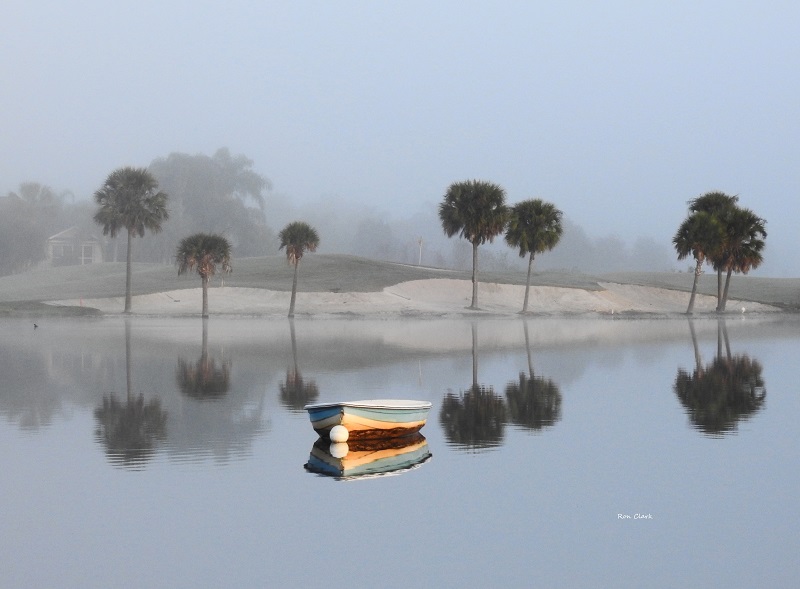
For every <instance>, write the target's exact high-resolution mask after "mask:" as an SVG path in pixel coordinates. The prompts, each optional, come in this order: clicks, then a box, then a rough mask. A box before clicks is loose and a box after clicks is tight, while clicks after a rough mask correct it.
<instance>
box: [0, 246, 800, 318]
mask: <svg viewBox="0 0 800 589" xmlns="http://www.w3.org/2000/svg"><path fill="white" fill-rule="evenodd" d="M133 271H134V275H133V293H134V294H136V295H139V294H150V293H155V292H163V291H169V290H180V289H185V288H198V287H199V286H200V278H199V277H198V276H197V275H196V274H190V275H184V276H178V272H177V269H176V268H175V267H174V266H165V265H160V264H134V268H133ZM292 271H293V269H292V267H291V266H289V265H288V264H287V263H286V257H285V256H284V255H276V256H267V257H260V258H242V259H237V260H234V261H233V273H232V274H228V275H225V276H224V279H225V284H226V285H228V286H238V287H248V288H266V289H270V290H278V291H289V290H291V288H292ZM471 277H472V275H471V272H469V271H453V270H443V269H438V268H426V267H418V266H411V265H406V264H396V263H392V262H382V261H377V260H369V259H367V258H360V257H356V256H345V255H323V254H310V255H308V256H306V257H304V258H303V260H302V262H301V263H300V279H299V290H301V291H303V292H330V291H334V292H337V291H342V292H348V291H349V292H377V291H380V290H382V289H383V288H386V287H388V286H392V285H394V284H397V283H400V282H406V281H409V280H424V279H428V278H456V279H461V280H471ZM220 278H221V277H220V276H217V277H215V278H214V280H213V283H212V284H214V285H217V284H219V280H220ZM479 280H480V281H481V282H497V283H502V284H525V273H524V272H508V273H499V272H491V271H481V272H480V274H479ZM599 282H618V283H621V284H636V285H642V286H654V287H660V288H668V289H673V290H680V291H686V292H688V291H689V290H691V286H692V274H689V273H667V272H652V273H648V272H630V273H614V274H602V275H596V276H590V275H585V274H577V273H567V272H536V273H535V274H534V275H533V277H532V280H531V283H532V284H533V285H538V286H560V287H567V288H582V289H587V290H597V289H599V288H600V287H599V285H598V283H599ZM699 291H700V292H701V293H703V294H710V295H714V294H716V275H709V274H705V275H703V276H701V280H700V286H699ZM124 294H125V264H124V263H113V262H108V263H103V264H93V265H86V266H65V267H60V268H44V269H39V270H33V271H30V272H26V273H23V274H16V275H13V276H4V277H0V313H1V312H2V309H5V310H6V311H8V310H9V309H12V308H15V307H20V304H21V302H25V303H26V304H28V305H29V304H31V303H33V302H41V301H48V300H55V299H79V298H102V297H121V296H124ZM730 296H731V298H737V299H743V300H750V301H757V302H763V303H769V304H776V305H780V306H783V307H785V308H788V309H795V308H800V279H771V278H753V277H748V276H734V277H733V278H732V280H731V293H730ZM3 303H4V304H3ZM11 303H14V304H11Z"/></svg>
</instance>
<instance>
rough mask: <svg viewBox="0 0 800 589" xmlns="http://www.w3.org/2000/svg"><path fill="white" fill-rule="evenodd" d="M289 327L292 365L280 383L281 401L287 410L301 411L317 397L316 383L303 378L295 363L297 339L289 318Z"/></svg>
mask: <svg viewBox="0 0 800 589" xmlns="http://www.w3.org/2000/svg"><path fill="white" fill-rule="evenodd" d="M289 329H290V331H291V336H292V360H293V362H294V364H293V366H292V367H291V368H289V369H288V370H287V371H286V380H285V381H284V382H282V383H281V384H280V391H281V403H282V404H283V406H284V407H286V408H287V409H288V410H289V411H297V412H300V411H303V407H305V406H306V405H307V404H309V403H313V402H314V401H316V400H317V398H318V397H319V389H318V388H317V383H316V382H315V381H313V380H308V381H306V380H304V379H303V375H302V374H301V373H300V368H299V366H298V363H297V340H296V338H295V332H294V320H292V319H290V320H289Z"/></svg>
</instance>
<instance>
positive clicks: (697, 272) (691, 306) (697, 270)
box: [686, 260, 703, 315]
mask: <svg viewBox="0 0 800 589" xmlns="http://www.w3.org/2000/svg"><path fill="white" fill-rule="evenodd" d="M702 266H703V260H697V267H696V268H695V269H694V282H692V295H691V296H690V297H689V308H688V309H686V314H687V315H691V314H692V312H693V311H694V299H695V296H697V281H698V279H699V278H700V272H701V270H702Z"/></svg>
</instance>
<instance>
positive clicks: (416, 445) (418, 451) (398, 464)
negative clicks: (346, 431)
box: [305, 433, 431, 480]
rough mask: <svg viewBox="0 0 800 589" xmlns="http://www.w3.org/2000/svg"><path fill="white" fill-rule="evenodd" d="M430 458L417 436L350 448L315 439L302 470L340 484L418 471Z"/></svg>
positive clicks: (367, 442) (354, 444) (364, 442)
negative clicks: (341, 482) (344, 481)
mask: <svg viewBox="0 0 800 589" xmlns="http://www.w3.org/2000/svg"><path fill="white" fill-rule="evenodd" d="M430 458H431V452H430V450H429V449H428V442H427V441H426V440H425V436H423V435H422V434H420V433H416V434H411V435H410V436H403V437H401V438H385V439H373V440H361V441H354V442H351V443H350V444H348V443H346V442H343V443H338V444H329V443H328V441H327V440H325V439H323V438H318V439H317V441H316V442H314V445H313V446H312V448H311V454H310V456H309V458H308V462H307V463H306V464H305V469H306V470H307V471H309V472H312V473H315V474H320V475H325V476H330V477H335V478H337V479H340V480H353V479H364V478H373V477H383V476H389V475H398V474H403V473H404V472H407V471H409V470H413V469H415V468H419V467H420V466H422V465H423V464H424V463H425V462H427V461H428V460H429V459H430Z"/></svg>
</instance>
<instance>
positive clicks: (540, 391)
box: [506, 321, 561, 430]
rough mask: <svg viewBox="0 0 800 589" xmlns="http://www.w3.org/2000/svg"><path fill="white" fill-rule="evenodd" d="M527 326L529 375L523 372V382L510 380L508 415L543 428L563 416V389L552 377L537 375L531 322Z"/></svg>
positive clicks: (523, 424) (514, 420) (522, 423)
mask: <svg viewBox="0 0 800 589" xmlns="http://www.w3.org/2000/svg"><path fill="white" fill-rule="evenodd" d="M523 328H524V329H525V349H526V350H527V352H528V375H525V373H523V372H520V374H519V382H510V383H508V385H507V386H506V404H507V405H508V417H509V423H513V424H514V425H518V426H521V427H525V428H528V429H532V430H540V429H542V428H545V427H548V426H551V425H553V424H555V423H556V422H558V421H559V420H560V419H561V391H560V390H559V388H558V385H557V384H556V383H554V382H553V381H552V380H550V379H545V378H542V377H541V376H534V373H533V361H532V360H531V347H530V339H529V337H528V322H527V321H526V322H524V323H523Z"/></svg>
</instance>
